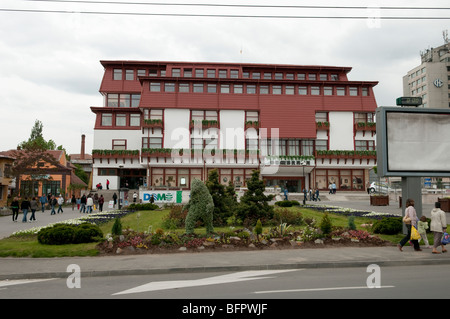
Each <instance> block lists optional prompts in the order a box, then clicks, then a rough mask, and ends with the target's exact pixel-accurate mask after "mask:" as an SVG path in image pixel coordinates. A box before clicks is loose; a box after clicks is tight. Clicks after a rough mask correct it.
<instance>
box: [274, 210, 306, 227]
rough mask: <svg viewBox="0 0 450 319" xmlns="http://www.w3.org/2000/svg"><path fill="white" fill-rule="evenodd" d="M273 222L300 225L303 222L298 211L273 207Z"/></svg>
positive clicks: (275, 223)
mask: <svg viewBox="0 0 450 319" xmlns="http://www.w3.org/2000/svg"><path fill="white" fill-rule="evenodd" d="M272 221H273V224H274V225H277V224H279V223H287V224H289V225H297V226H300V225H302V224H303V215H302V213H300V212H299V211H292V210H289V209H287V208H278V209H275V212H274V214H273V220H272Z"/></svg>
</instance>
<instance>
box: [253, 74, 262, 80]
mask: <svg viewBox="0 0 450 319" xmlns="http://www.w3.org/2000/svg"><path fill="white" fill-rule="evenodd" d="M260 78H261V73H259V72H253V73H252V79H260Z"/></svg>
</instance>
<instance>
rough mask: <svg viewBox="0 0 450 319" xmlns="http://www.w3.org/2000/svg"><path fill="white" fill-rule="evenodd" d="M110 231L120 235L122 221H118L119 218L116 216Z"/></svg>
mask: <svg viewBox="0 0 450 319" xmlns="http://www.w3.org/2000/svg"><path fill="white" fill-rule="evenodd" d="M111 233H112V234H113V235H116V236H120V235H122V222H121V221H120V218H116V220H115V221H114V225H113V227H112V229H111Z"/></svg>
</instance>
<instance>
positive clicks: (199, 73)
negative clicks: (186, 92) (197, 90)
mask: <svg viewBox="0 0 450 319" xmlns="http://www.w3.org/2000/svg"><path fill="white" fill-rule="evenodd" d="M204 73H205V71H204V70H203V69H195V77H196V78H202V77H204Z"/></svg>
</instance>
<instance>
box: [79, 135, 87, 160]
mask: <svg viewBox="0 0 450 319" xmlns="http://www.w3.org/2000/svg"><path fill="white" fill-rule="evenodd" d="M85 139H86V136H85V135H84V134H83V135H81V157H80V158H81V159H84V147H85Z"/></svg>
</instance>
